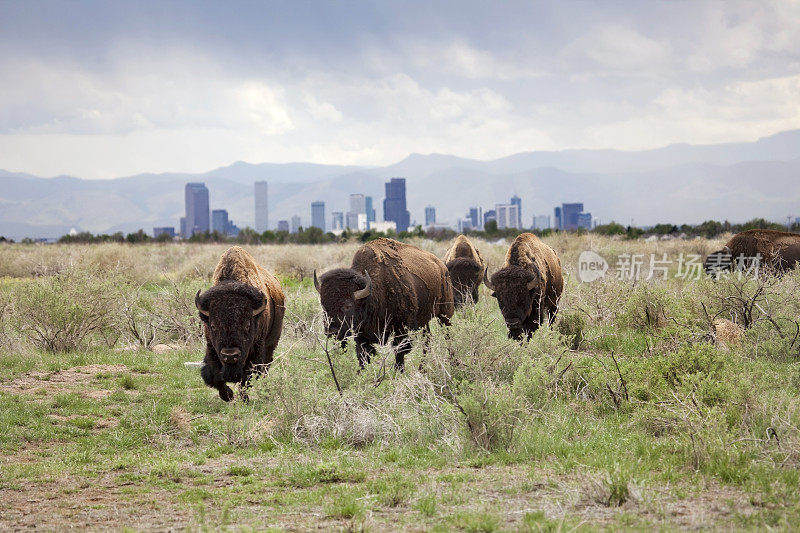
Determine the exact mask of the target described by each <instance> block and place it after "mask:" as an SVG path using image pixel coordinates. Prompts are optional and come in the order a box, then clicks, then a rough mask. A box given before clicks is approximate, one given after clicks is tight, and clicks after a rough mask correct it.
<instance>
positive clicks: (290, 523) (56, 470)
mask: <svg viewBox="0 0 800 533" xmlns="http://www.w3.org/2000/svg"><path fill="white" fill-rule="evenodd" d="M198 253H200V252H198ZM204 253H205V252H204ZM208 255H211V254H208ZM82 275H83V274H82ZM281 279H282V281H284V282H285V286H286V288H287V292H288V293H290V294H291V299H290V300H288V309H287V317H289V318H287V326H286V329H285V330H284V337H283V339H282V341H281V345H280V347H279V349H278V351H277V353H276V359H275V363H274V364H273V367H272V368H271V370H270V372H269V373H268V374H267V375H265V376H262V377H260V378H259V379H257V380H256V381H255V383H254V385H253V388H252V390H251V394H250V397H251V401H250V402H248V403H243V402H240V401H236V402H233V403H229V404H226V403H224V402H221V401H220V400H219V399H218V397H217V396H216V393H215V391H213V390H212V389H209V388H207V387H205V386H204V385H203V384H202V382H201V380H200V377H199V375H198V372H197V370H196V369H192V368H187V367H185V366H184V365H183V362H184V361H188V360H197V359H199V358H200V357H201V355H202V345H201V343H200V342H198V339H197V338H189V339H186V348H184V349H179V350H174V351H170V352H167V353H165V354H160V355H157V354H155V353H152V352H148V351H144V350H130V349H122V348H123V347H124V346H126V345H127V344H128V343H129V341H130V339H129V337H127V336H126V335H127V334H126V333H125V331H124V328H123V326H119V327H120V329H119V331H117V332H116V334H119V335H120V338H119V340H117V342H116V343H112V345H111V346H109V345H108V341H107V340H106V338H107V336H108V335H110V333H109V332H108V331H106V332H102V334H101V333H99V332H98V333H96V334H93V335H90V336H89V339H90V342H88V345H87V346H84V347H82V348H81V349H78V350H73V351H66V352H59V353H51V352H48V351H43V350H40V349H37V348H36V347H34V346H32V345H31V344H29V343H28V342H27V341H26V340H25V338H24V336H22V335H20V334H18V333H15V332H14V331H7V330H3V331H0V335H8V338H9V339H10V341H9V342H8V343H7V344H4V345H0V452H1V453H2V455H3V457H4V461H3V462H2V463H0V491H2V492H3V493H4V495H5V496H7V497H6V498H4V499H5V500H7V504H6V509H8V513H9V514H7V515H4V517H0V528H3V529H7V528H9V527H12V523H13V524H14V526H13V527H18V522H16V520H20V519H22V518H20V517H23V516H31V517H32V518H31V520H32V521H31V522H28V524H29V525H38V526H39V527H45V528H51V529H58V528H59V527H61V526H63V523H64V522H63V521H64V518H63V516H62V514H61V513H62V512H63V508H76V509H77V508H79V509H85V511H84V514H83V515H81V516H82V517H83V518H81V517H73V519H74V520H85V521H84V522H75V523H74V525H75V527H78V528H81V527H82V528H85V529H97V528H98V527H99V528H102V527H104V525H106V524H109V523H112V524H114V527H118V528H120V529H122V528H126V527H129V528H131V529H132V530H140V529H169V528H174V529H187V528H188V529H204V528H205V529H224V528H226V527H234V525H235V527H236V528H241V529H250V528H253V529H269V528H278V529H280V528H289V527H293V528H296V529H312V528H315V527H317V528H320V527H321V528H323V529H332V530H341V529H368V530H387V529H411V530H427V531H446V530H461V531H568V530H573V529H574V528H578V529H579V530H584V529H585V530H596V529H607V530H618V529H636V530H643V529H667V530H670V529H683V528H693V527H699V528H711V529H714V528H716V529H732V528H734V529H736V528H739V529H750V530H759V529H765V528H767V527H772V528H776V529H784V530H791V529H796V528H798V527H800V512H798V511H797V509H798V508H800V496H798V494H800V491H798V489H800V473H798V472H800V469H798V466H800V430H798V429H797V428H800V399H799V398H798V396H797V390H798V387H800V366H799V365H798V364H797V362H796V361H797V358H794V357H792V356H791V354H793V353H794V352H793V350H796V349H798V347H796V346H792V344H791V341H792V338H791V335H784V333H785V332H784V331H783V330H781V332H780V334H778V331H776V329H775V327H774V326H772V325H771V324H769V323H768V322H766V321H763V322H759V323H758V324H757V325H756V326H755V327H754V328H752V329H751V330H748V331H747V333H746V334H745V336H744V338H743V339H742V341H741V343H740V344H738V345H735V346H733V347H731V348H725V347H721V346H715V345H713V344H711V343H709V342H708V341H707V339H706V337H705V335H706V334H707V331H706V329H705V328H706V325H705V323H704V320H705V318H704V312H703V310H702V308H700V307H698V306H697V305H695V304H693V302H695V301H702V302H704V303H706V306H707V309H708V312H709V313H712V314H713V313H716V312H717V311H718V310H719V309H720V307H719V306H721V305H723V304H724V301H725V300H724V299H722V300H720V299H717V298H715V297H714V294H715V292H714V291H718V292H720V293H721V294H722V293H724V291H725V290H729V289H731V287H725V286H707V285H705V284H702V283H701V284H698V285H696V286H695V285H692V284H689V283H677V282H675V281H674V280H670V281H669V282H665V283H664V284H663V285H664V286H663V287H660V288H657V289H652V290H649V291H648V290H644V289H638V288H637V289H634V290H636V291H637V292H636V298H635V299H633V300H631V302H632V303H625V300H624V298H623V297H624V296H625V295H626V294H627V292H626V291H630V290H631V289H630V288H629V287H625V286H624V285H623V284H619V283H617V282H615V281H613V280H609V281H607V282H603V283H604V284H605V285H603V286H587V285H580V284H576V283H575V282H574V280H573V281H570V282H568V286H567V291H568V292H567V293H565V298H564V300H563V306H564V308H563V310H564V316H565V318H564V320H565V321H566V322H565V323H564V325H563V326H561V327H556V328H553V329H552V330H551V329H549V328H543V329H541V330H540V331H539V332H537V334H536V335H535V336H534V338H533V339H532V340H531V341H530V342H527V343H524V344H522V345H520V344H518V343H515V342H512V341H509V340H508V339H506V332H505V331H504V328H503V326H502V320H501V319H500V317H499V312H498V310H497V308H496V303H495V301H494V300H493V299H491V298H489V297H487V296H488V295H487V294H486V292H485V291H484V292H482V295H481V300H480V302H479V303H478V304H477V305H476V306H475V307H474V308H470V309H466V310H464V311H463V312H459V313H458V314H457V315H456V317H454V319H453V325H452V327H451V328H450V330H449V333H448V334H447V335H445V330H444V329H443V328H440V327H439V326H434V327H433V328H432V330H433V337H432V339H431V342H430V350H429V352H428V353H427V354H423V353H422V351H421V349H420V345H419V343H418V344H417V346H416V347H415V348H414V349H413V350H412V352H411V354H409V356H408V357H407V371H406V372H405V373H404V374H397V373H395V372H394V371H393V370H391V362H392V357H391V355H387V359H386V361H387V362H388V364H387V368H388V371H387V372H385V371H384V370H383V367H382V364H381V358H380V357H377V358H376V361H375V362H374V363H373V364H372V365H369V366H368V367H367V368H365V369H364V370H363V371H359V369H358V364H357V361H356V357H355V353H354V348H353V346H352V343H351V345H350V346H349V347H348V349H347V350H346V351H333V352H331V356H332V358H333V362H334V365H335V368H336V372H337V377H338V378H339V381H340V383H341V384H342V386H343V391H342V394H341V395H340V394H339V393H338V392H337V391H336V389H335V387H334V385H333V380H332V379H331V376H330V370H329V369H328V365H327V361H326V359H325V354H324V352H323V351H322V349H321V345H320V344H319V340H321V338H320V337H318V336H317V335H316V334H315V333H314V330H313V329H308V328H304V327H299V326H298V324H299V323H301V322H306V323H308V324H315V323H316V324H317V325H318V320H319V304H318V302H317V300H316V294H315V292H314V289H313V287H312V285H311V282H310V280H309V279H308V278H305V279H303V280H302V281H298V280H297V277H292V276H287V277H285V278H281ZM34 283H37V281H36V279H33V278H31V279H26V280H24V282H23V281H17V280H14V282H6V281H3V282H2V285H0V290H3V291H12V292H13V291H24V290H26V287H28V286H29V285H31V284H34ZM199 283H200V281H199V280H197V279H194V280H188V281H187V282H186V283H184V284H181V285H180V286H179V293H180V294H182V295H184V296H181V298H183V297H185V298H186V299H187V300H186V302H185V303H186V304H187V305H188V306H189V308H190V309H191V307H190V306H191V305H192V304H191V297H192V296H193V294H192V293H191V291H190V289H192V288H194V287H195V286H197V285H198V284H199ZM721 283H723V282H721ZM796 283H797V280H796V279H795V277H794V276H787V277H786V278H785V279H783V280H781V281H780V282H779V284H778V285H776V286H775V287H772V288H770V289H769V290H770V291H772V292H771V295H770V298H771V299H770V305H771V306H772V307H771V308H770V309H771V310H772V311H771V312H773V313H775V316H779V317H785V319H782V320H780V321H777V322H778V324H779V325H781V324H787V323H788V322H787V320H789V319H796V318H797V317H799V316H800V308H799V307H800V304H798V303H797V299H796V296H794V295H796V292H795V289H796V287H797V285H796ZM120 287H121V288H120V290H121V291H123V293H124V291H130V290H133V289H131V287H133V285H125V284H122V285H120ZM126 287H127V288H126ZM171 287H172V285H171V282H169V281H165V280H164V279H163V278H157V279H152V280H150V281H149V282H148V283H147V284H146V286H145V289H144V291H143V292H142V293H141V294H143V295H144V296H141V294H140V296H141V297H144V298H151V299H153V301H154V302H157V301H158V299H159V298H163V297H164V291H165V290H170V289H171ZM648 298H652V299H654V300H655V303H653V302H650V301H649V300H648ZM165 302H166V301H165ZM165 302H161V304H164V305H167V304H166V303H165ZM619 302H622V304H620V305H618V304H619ZM161 304H159V305H161ZM651 304H652V305H656V307H658V308H659V309H661V311H660V312H663V313H664V314H665V316H667V320H666V321H661V322H659V321H656V323H654V324H650V325H648V324H644V323H640V321H641V320H642V314H641V310H642V307H641V306H649V305H651ZM637 306H639V307H637ZM715 306H716V307H715ZM177 308H179V306H176V307H175V308H174V309H177ZM170 309H172V308H170ZM114 312H117V311H114ZM576 316H580V317H581V318H580V319H578V318H575V317H576ZM644 316H645V317H647V316H648V315H647V314H646V313H645V315H644ZM187 320H195V319H194V318H191V317H190V318H187ZM315 320H316V321H317V322H315ZM120 324H123V322H120ZM176 327H177V326H176ZM315 327H316V326H315ZM173 333H174V332H173ZM578 333H579V334H578ZM170 334H172V333H170ZM782 335H783V336H782ZM577 336H579V337H580V338H579V339H578V340H576V338H577ZM163 340H169V339H163ZM379 352H380V353H387V354H388V352H387V351H386V350H379ZM618 369H619V370H618ZM47 495H56V497H55V498H49V497H46V496H47ZM29 500H31V501H33V502H35V503H36V507H35V508H34V509H33V512H32V513H28V514H27V515H22V514H18V515H15V514H12V513H14V512H15V510H16V509H22V508H25V507H26V506H27V505H30V502H29ZM6 516H7V517H8V518H5V517H6ZM12 521H13V522H12ZM22 524H23V525H24V524H25V522H22ZM19 527H21V526H19Z"/></svg>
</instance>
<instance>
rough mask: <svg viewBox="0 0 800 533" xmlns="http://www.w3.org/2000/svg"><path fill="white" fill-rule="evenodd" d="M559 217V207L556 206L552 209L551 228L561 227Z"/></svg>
mask: <svg viewBox="0 0 800 533" xmlns="http://www.w3.org/2000/svg"><path fill="white" fill-rule="evenodd" d="M561 218H562V217H561V208H560V207H556V208H555V209H553V229H563V221H562V220H561Z"/></svg>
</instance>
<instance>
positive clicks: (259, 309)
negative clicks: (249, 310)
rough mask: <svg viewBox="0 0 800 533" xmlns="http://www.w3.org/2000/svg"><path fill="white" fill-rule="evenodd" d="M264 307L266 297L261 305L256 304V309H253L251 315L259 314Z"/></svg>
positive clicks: (265, 305) (265, 306)
mask: <svg viewBox="0 0 800 533" xmlns="http://www.w3.org/2000/svg"><path fill="white" fill-rule="evenodd" d="M266 308H267V299H266V297H265V298H264V300H263V301H262V302H261V305H260V306H258V308H257V309H253V316H256V315H259V314H261V313H263V312H264V309H266Z"/></svg>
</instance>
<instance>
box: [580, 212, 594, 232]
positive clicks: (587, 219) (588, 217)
mask: <svg viewBox="0 0 800 533" xmlns="http://www.w3.org/2000/svg"><path fill="white" fill-rule="evenodd" d="M578 227H579V228H583V229H585V230H591V229H592V214H591V213H579V214H578Z"/></svg>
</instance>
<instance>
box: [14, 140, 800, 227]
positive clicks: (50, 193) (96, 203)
mask: <svg viewBox="0 0 800 533" xmlns="http://www.w3.org/2000/svg"><path fill="white" fill-rule="evenodd" d="M396 176H400V177H405V178H407V198H408V207H409V211H410V212H411V219H412V221H413V220H416V221H417V222H418V223H422V222H423V210H424V207H425V206H426V205H433V206H435V207H436V209H437V218H438V220H439V221H444V222H449V223H453V224H454V223H455V221H456V220H457V219H458V218H460V217H463V216H464V214H465V212H466V211H467V209H468V208H469V207H470V206H482V207H483V208H484V210H486V209H491V208H493V206H494V204H495V203H505V202H508V200H509V198H510V197H511V196H512V195H513V194H516V195H518V196H520V197H521V198H522V216H523V223H524V224H525V225H530V224H531V220H532V216H533V215H541V214H548V215H552V212H553V207H554V206H556V205H559V204H561V203H562V202H583V203H584V208H585V210H586V211H590V212H591V213H592V214H593V216H594V217H596V218H598V219H600V220H601V221H602V222H608V221H611V220H616V221H618V222H620V223H623V224H629V223H631V222H633V223H635V224H638V225H648V224H655V223H659V222H670V223H675V224H680V223H699V222H702V221H703V220H708V219H715V220H731V221H734V222H740V221H745V220H748V219H751V218H754V217H763V218H766V219H768V220H775V221H783V222H785V221H786V219H787V218H786V217H787V216H800V179H798V178H800V130H792V131H787V132H782V133H778V134H776V135H772V136H769V137H764V138H762V139H759V140H758V141H755V142H749V143H726V144H716V145H689V144H677V145H670V146H667V147H664V148H659V149H655V150H646V151H616V150H564V151H552V152H544V151H539V152H524V153H519V154H514V155H511V156H508V157H504V158H501V159H496V160H493V161H479V160H475V159H469V158H462V157H456V156H451V155H443V154H429V155H422V154H412V155H410V156H408V157H407V158H405V159H403V160H402V161H400V162H398V163H395V164H392V165H389V166H383V167H368V166H342V165H320V164H311V163H287V164H275V163H262V164H251V163H245V162H236V163H233V164H231V165H229V166H225V167H221V168H217V169H214V170H211V171H208V172H204V173H199V174H188V173H187V174H182V173H165V174H139V175H136V176H129V177H122V178H113V179H101V180H86V179H80V178H76V177H72V176H57V177H52V178H43V177H37V176H32V175H29V174H24V173H14V172H9V171H4V170H0V235H4V236H6V237H9V238H13V239H21V238H23V237H33V238H53V237H58V236H60V235H63V234H65V233H67V232H68V231H69V230H71V229H76V230H78V231H83V230H86V231H91V232H93V233H113V232H115V231H122V232H131V231H136V230H137V229H139V228H143V229H145V230H146V231H148V232H149V231H151V230H152V228H153V227H154V226H176V227H177V226H178V221H179V218H180V217H181V216H183V213H184V185H185V183H186V182H189V181H202V182H205V183H206V185H207V186H208V189H209V192H210V204H211V208H212V209H219V208H223V209H227V210H228V212H229V214H230V217H231V218H232V220H233V221H234V222H235V223H236V224H237V225H238V226H240V227H244V226H252V225H253V222H254V218H255V217H254V212H253V211H254V205H253V204H254V202H253V182H255V181H257V180H266V181H268V182H269V222H270V226H272V227H274V226H276V225H277V221H278V220H279V219H287V220H288V219H289V218H290V217H291V216H292V215H295V214H297V215H300V216H301V219H302V222H303V224H304V225H307V224H309V223H310V216H311V215H310V211H311V207H310V206H311V202H312V201H315V200H324V201H325V202H326V218H327V223H330V213H331V212H332V211H347V206H348V199H349V194H351V193H364V194H365V195H371V196H372V197H373V198H374V199H375V204H374V205H375V207H376V209H377V211H378V218H379V219H381V214H382V209H381V207H382V199H383V197H384V183H385V182H386V181H388V179H389V178H391V177H396Z"/></svg>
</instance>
